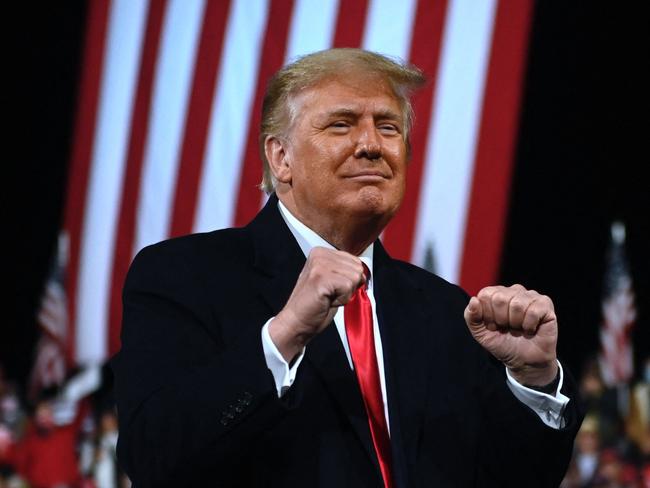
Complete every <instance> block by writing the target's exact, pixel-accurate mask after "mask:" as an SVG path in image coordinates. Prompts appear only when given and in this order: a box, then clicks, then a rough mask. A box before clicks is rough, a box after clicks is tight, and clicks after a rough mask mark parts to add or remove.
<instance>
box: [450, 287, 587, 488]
mask: <svg viewBox="0 0 650 488" xmlns="http://www.w3.org/2000/svg"><path fill="white" fill-rule="evenodd" d="M468 300H469V297H468V296H467V295H466V294H465V293H464V292H463V298H462V299H461V303H459V304H458V310H459V312H457V314H456V315H457V316H459V317H462V311H463V310H464V308H465V306H466V305H467V301H468ZM462 322H464V320H462ZM460 328H461V329H462V330H463V331H464V333H466V336H467V341H468V343H469V344H471V346H470V347H471V348H472V349H473V350H474V357H475V358H476V362H475V368H477V370H476V371H475V374H474V375H475V378H476V379H477V382H476V383H475V384H476V385H477V386H478V388H477V395H478V398H477V399H478V402H477V407H478V408H479V412H478V415H479V418H480V419H481V421H480V424H479V438H478V443H479V444H478V454H477V460H478V463H477V464H478V466H477V469H478V472H477V476H476V478H477V480H478V483H477V485H478V486H479V487H485V488H488V487H494V486H499V487H502V488H509V487H512V488H515V487H521V486H526V487H529V488H534V487H539V488H547V487H555V486H559V485H560V483H561V481H562V479H563V477H564V474H565V473H566V470H567V467H568V464H569V461H570V459H571V455H572V451H573V441H574V439H575V435H576V433H577V431H578V428H579V427H580V423H581V422H582V417H583V415H584V414H583V409H582V406H581V401H580V397H579V393H578V390H577V387H576V383H575V381H574V380H573V378H572V376H571V374H570V373H569V372H568V370H567V369H565V370H564V381H563V385H562V388H561V390H560V391H561V393H563V394H564V395H566V396H567V397H569V402H568V403H567V405H566V407H565V409H564V412H563V415H564V422H563V427H562V428H559V429H556V428H554V427H550V426H548V425H546V424H545V423H544V422H542V420H541V419H540V417H539V415H538V413H536V412H535V411H534V410H533V409H531V408H530V407H528V406H527V405H525V404H524V403H522V402H521V401H520V400H518V399H517V398H516V397H515V395H514V394H513V393H512V391H511V390H510V388H509V387H508V385H507V377H506V370H505V368H504V366H503V364H502V363H501V362H499V361H498V360H497V359H496V358H494V357H493V356H492V355H491V354H489V353H488V352H487V351H486V350H484V349H483V348H482V347H481V346H480V345H479V344H478V343H477V342H476V341H475V340H474V339H473V338H472V337H471V334H470V333H469V331H467V327H466V325H465V324H464V323H463V324H460Z"/></svg>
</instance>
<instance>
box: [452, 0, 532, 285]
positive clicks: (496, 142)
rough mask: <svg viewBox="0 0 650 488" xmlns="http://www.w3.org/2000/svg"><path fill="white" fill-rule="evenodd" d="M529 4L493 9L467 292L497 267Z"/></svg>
mask: <svg viewBox="0 0 650 488" xmlns="http://www.w3.org/2000/svg"><path fill="white" fill-rule="evenodd" d="M532 8H533V2H532V1H530V0H526V1H522V0H511V1H506V0H501V1H500V2H499V6H498V10H497V13H496V20H495V26H494V34H493V36H492V51H491V53H490V63H489V72H488V76H487V81H486V86H485V95H484V101H483V113H482V118H481V129H480V133H479V139H478V145H477V152H476V162H475V167H474V178H473V181H472V192H471V200H470V203H469V209H468V215H467V223H466V226H467V227H466V231H465V245H464V249H463V260H462V265H461V273H460V285H461V286H462V287H463V288H465V289H466V290H467V291H468V292H469V293H476V292H478V290H480V289H481V288H482V287H484V286H486V285H488V284H491V283H493V282H494V281H495V280H496V279H497V274H498V271H499V262H500V257H501V246H502V243H503V233H504V231H505V219H506V213H507V208H506V206H507V203H508V194H509V188H510V178H511V173H512V165H513V158H514V147H515V138H516V133H517V127H518V120H519V104H520V97H521V90H522V84H523V83H522V82H523V75H524V67H525V59H526V52H527V48H528V35H529V30H530V23H531V16H532Z"/></svg>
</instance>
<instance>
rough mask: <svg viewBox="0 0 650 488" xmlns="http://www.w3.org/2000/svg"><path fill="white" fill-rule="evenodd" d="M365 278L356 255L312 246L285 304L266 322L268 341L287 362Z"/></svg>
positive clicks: (332, 315)
mask: <svg viewBox="0 0 650 488" xmlns="http://www.w3.org/2000/svg"><path fill="white" fill-rule="evenodd" d="M365 281H366V278H365V276H364V273H363V264H362V263H361V259H359V258H358V257H357V256H353V255H352V254H349V253H347V252H344V251H336V250H332V249H325V248H324V247H315V248H313V249H312V251H311V252H310V253H309V256H308V257H307V262H306V263H305V266H304V267H303V269H302V271H301V273H300V276H298V281H296V286H294V288H293V291H292V292H291V296H290V297H289V300H288V301H287V304H286V305H285V306H284V308H283V309H282V310H281V311H280V313H278V315H277V316H276V317H275V318H274V319H273V320H272V321H271V323H270V324H269V335H270V336H271V340H272V341H273V343H274V344H275V346H276V347H277V348H278V351H280V353H281V354H282V356H283V357H284V359H285V360H286V361H287V362H291V360H292V359H293V358H294V357H295V356H296V355H297V354H299V353H300V351H302V349H303V347H305V345H306V344H307V343H308V342H309V341H310V339H311V338H312V337H314V336H315V335H316V334H318V333H320V332H321V331H322V330H323V329H325V327H327V326H328V325H329V324H330V323H331V322H332V320H333V319H334V315H335V314H336V310H337V309H338V307H340V306H342V305H345V304H346V303H348V301H350V298H351V297H352V295H353V293H354V292H355V291H356V289H357V288H358V287H359V286H361V285H362V284H363V283H365Z"/></svg>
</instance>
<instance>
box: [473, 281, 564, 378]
mask: <svg viewBox="0 0 650 488" xmlns="http://www.w3.org/2000/svg"><path fill="white" fill-rule="evenodd" d="M465 322H466V323H467V326H468V327H469V330H470V332H471V333H472V336H474V339H476V340H477V341H478V343H479V344H480V345H481V346H483V347H484V348H485V349H487V350H488V351H489V352H490V353H491V354H492V355H493V356H495V357H496V358H497V359H499V360H500V361H501V362H502V363H503V364H505V365H506V366H507V367H508V369H509V370H510V373H511V374H512V376H513V377H514V378H515V379H516V380H517V381H518V382H519V383H521V384H523V385H529V386H543V385H547V384H549V383H551V382H552V381H553V380H554V379H555V376H556V375H557V370H558V367H557V360H556V351H555V350H556V345H557V335H558V329H557V318H556V316H555V309H554V307H553V302H552V301H551V299H550V298H549V297H547V296H546V295H540V294H539V293H537V292H536V291H534V290H527V289H526V288H524V287H523V286H521V285H513V286H510V287H504V286H488V287H487V288H483V289H482V290H481V291H480V292H479V293H478V294H477V295H476V296H475V297H472V298H471V299H470V301H469V304H468V305H467V308H465Z"/></svg>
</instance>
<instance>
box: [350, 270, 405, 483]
mask: <svg viewBox="0 0 650 488" xmlns="http://www.w3.org/2000/svg"><path fill="white" fill-rule="evenodd" d="M363 269H364V273H365V275H366V283H365V284H364V285H363V286H360V287H359V288H357V291H355V292H354V295H352V298H351V299H350V301H349V302H348V303H347V304H346V305H345V307H344V316H345V330H346V333H347V336H348V344H349V345H350V354H351V355H352V363H353V364H354V371H355V373H356V375H357V380H358V381H359V386H360V387H361V394H362V395H363V403H364V404H365V406H366V413H367V414H368V423H369V424H370V434H371V436H372V442H373V444H374V446H375V452H376V453H377V459H378V460H379V468H380V469H381V474H382V476H383V478H384V486H385V488H392V487H393V479H392V476H391V451H390V438H389V436H388V426H387V425H386V416H385V415H384V401H383V398H382V396H381V385H380V383H379V368H378V366H377V353H376V351H375V337H374V330H373V322H372V305H371V304H370V299H369V298H368V294H367V293H366V289H367V288H368V280H369V279H370V270H369V269H368V268H367V267H366V265H365V264H364V265H363Z"/></svg>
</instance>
